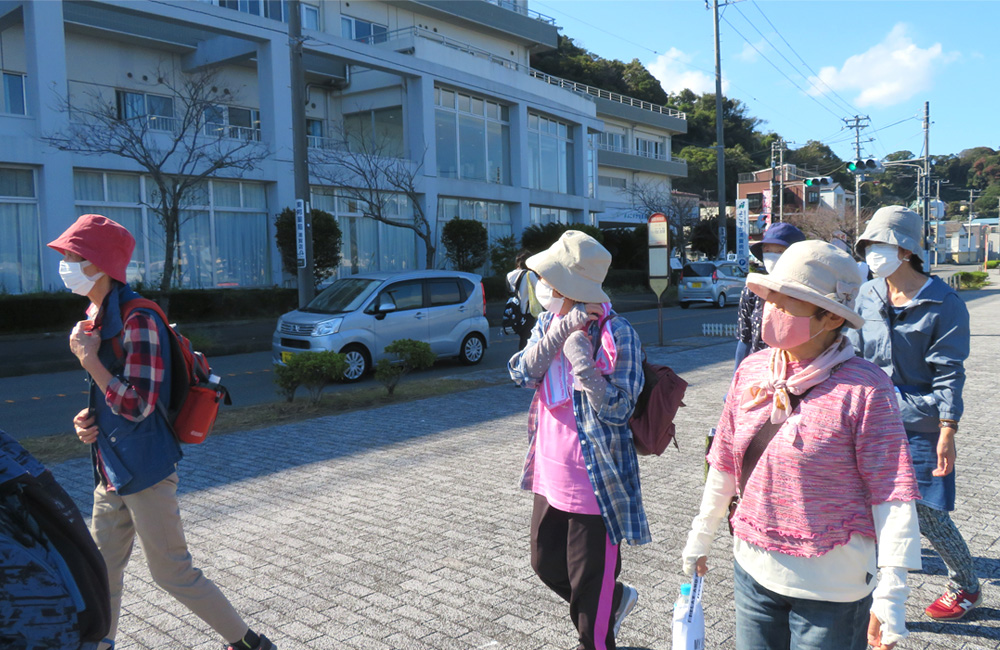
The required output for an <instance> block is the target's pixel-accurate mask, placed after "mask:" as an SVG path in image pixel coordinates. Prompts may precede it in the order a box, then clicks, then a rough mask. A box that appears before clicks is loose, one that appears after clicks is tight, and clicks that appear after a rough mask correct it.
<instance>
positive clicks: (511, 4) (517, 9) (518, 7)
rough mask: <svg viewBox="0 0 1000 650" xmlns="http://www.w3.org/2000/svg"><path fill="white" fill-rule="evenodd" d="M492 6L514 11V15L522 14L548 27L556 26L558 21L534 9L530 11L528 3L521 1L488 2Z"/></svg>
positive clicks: (498, 0)
mask: <svg viewBox="0 0 1000 650" xmlns="http://www.w3.org/2000/svg"><path fill="white" fill-rule="evenodd" d="M486 1H487V2H489V3H490V4H493V5H496V6H498V7H500V8H501V9H506V10H508V11H513V12H514V13H518V14H521V15H522V16H527V17H529V18H534V19H535V20H539V21H541V22H543V23H545V24H547V25H555V24H556V19H555V18H553V17H552V16H546V15H545V14H542V13H539V12H537V11H535V10H533V9H528V7H527V6H526V5H527V2H525V0H521V2H516V1H515V0H486Z"/></svg>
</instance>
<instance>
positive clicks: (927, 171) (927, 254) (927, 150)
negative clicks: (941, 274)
mask: <svg viewBox="0 0 1000 650" xmlns="http://www.w3.org/2000/svg"><path fill="white" fill-rule="evenodd" d="M923 195H924V215H923V216H924V271H925V272H927V273H930V271H931V248H930V237H931V220H930V205H929V203H930V195H931V103H930V102H924V185H923ZM969 210H970V213H971V210H972V205H969Z"/></svg>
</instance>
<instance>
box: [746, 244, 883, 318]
mask: <svg viewBox="0 0 1000 650" xmlns="http://www.w3.org/2000/svg"><path fill="white" fill-rule="evenodd" d="M861 282H862V278H861V273H860V272H859V271H858V265H857V263H856V262H855V261H854V258H852V257H851V256H850V255H848V254H847V253H845V252H844V251H842V250H840V249H839V248H837V247H836V246H834V245H833V244H829V243H827V242H824V241H813V240H810V241H803V242H799V243H797V244H792V245H791V246H789V247H788V249H787V250H786V251H785V252H784V253H782V254H781V257H779V258H778V262H777V263H776V264H775V265H774V269H773V270H772V271H771V272H770V273H769V274H767V275H763V274H762V273H751V274H750V277H749V278H747V286H748V287H750V290H751V291H753V292H754V293H755V294H757V295H758V296H760V297H761V298H764V299H765V300H766V299H767V296H768V294H770V293H771V292H772V291H777V292H778V293H780V294H782V295H785V296H790V297H792V298H798V299H799V300H804V301H806V302H808V303H811V304H813V305H816V306H817V307H821V308H823V309H825V310H827V311H828V312H831V313H833V314H836V315H837V316H842V317H843V318H844V320H846V321H847V324H848V325H850V326H851V327H853V328H855V329H859V328H860V327H861V326H862V325H864V323H865V321H864V319H863V318H861V316H860V315H858V313H857V312H856V311H854V300H855V298H857V297H858V289H860V288H861Z"/></svg>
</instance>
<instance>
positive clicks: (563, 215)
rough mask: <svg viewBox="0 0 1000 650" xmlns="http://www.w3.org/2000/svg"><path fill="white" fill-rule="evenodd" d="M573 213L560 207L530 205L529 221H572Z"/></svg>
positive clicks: (534, 222)
mask: <svg viewBox="0 0 1000 650" xmlns="http://www.w3.org/2000/svg"><path fill="white" fill-rule="evenodd" d="M572 222H573V213H572V212H570V211H569V210H562V209H560V208H546V207H543V206H539V205H533V206H531V223H532V224H546V223H572Z"/></svg>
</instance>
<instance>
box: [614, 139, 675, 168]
mask: <svg viewBox="0 0 1000 650" xmlns="http://www.w3.org/2000/svg"><path fill="white" fill-rule="evenodd" d="M596 146H597V148H598V149H600V150H601V151H612V152H614V153H624V154H628V155H630V156H640V157H642V158H651V159H653V160H667V161H673V162H678V163H684V164H686V163H687V161H686V160H684V159H683V158H672V157H671V156H670V154H668V153H661V154H657V153H652V152H650V151H643V150H641V149H633V148H631V147H626V146H617V145H613V144H604V143H603V142H598V143H597V145H596Z"/></svg>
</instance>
